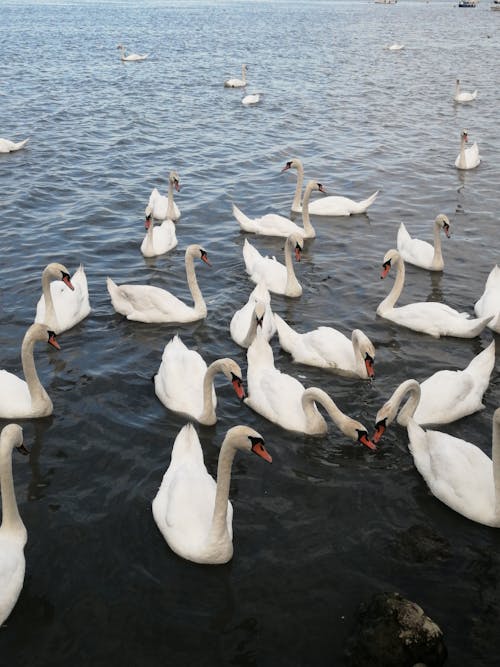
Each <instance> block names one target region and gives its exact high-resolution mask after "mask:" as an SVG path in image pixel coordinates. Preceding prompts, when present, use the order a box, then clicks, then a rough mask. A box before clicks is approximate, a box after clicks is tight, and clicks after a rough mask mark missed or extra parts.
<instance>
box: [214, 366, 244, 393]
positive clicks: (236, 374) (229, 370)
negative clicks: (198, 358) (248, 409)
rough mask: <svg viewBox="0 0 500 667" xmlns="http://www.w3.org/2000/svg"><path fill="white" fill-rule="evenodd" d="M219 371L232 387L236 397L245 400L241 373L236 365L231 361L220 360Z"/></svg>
mask: <svg viewBox="0 0 500 667" xmlns="http://www.w3.org/2000/svg"><path fill="white" fill-rule="evenodd" d="M219 364H220V370H221V372H222V374H223V375H224V376H225V377H226V378H227V379H228V380H229V382H230V383H231V384H232V385H233V389H234V391H235V392H236V396H237V397H238V398H239V399H240V401H242V400H243V399H244V398H245V388H244V386H243V373H242V372H241V368H240V367H239V366H238V364H237V363H236V362H235V361H233V360H232V359H220V360H219Z"/></svg>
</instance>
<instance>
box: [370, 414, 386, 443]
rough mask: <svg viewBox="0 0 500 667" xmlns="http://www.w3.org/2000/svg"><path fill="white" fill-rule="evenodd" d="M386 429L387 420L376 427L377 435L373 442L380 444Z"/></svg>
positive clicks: (375, 434)
mask: <svg viewBox="0 0 500 667" xmlns="http://www.w3.org/2000/svg"><path fill="white" fill-rule="evenodd" d="M386 429H387V426H386V424H385V419H382V421H380V422H379V423H378V424H376V425H375V433H374V434H373V435H372V441H373V442H375V443H378V442H380V438H381V437H382V436H383V435H384V433H385V431H386Z"/></svg>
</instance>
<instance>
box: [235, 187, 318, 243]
mask: <svg viewBox="0 0 500 667" xmlns="http://www.w3.org/2000/svg"><path fill="white" fill-rule="evenodd" d="M313 190H317V191H319V192H323V193H324V192H325V190H324V188H323V186H322V185H321V183H317V182H316V181H309V183H308V184H307V186H306V190H305V192H304V205H303V209H302V225H303V226H302V227H299V225H297V224H295V222H292V221H291V220H290V219H289V218H285V217H284V216H283V215H277V214H276V213H268V214H267V215H263V216H262V217H261V218H248V217H247V216H246V215H245V214H244V213H243V212H242V211H240V209H239V208H238V207H237V206H235V205H234V204H233V215H234V217H235V218H236V220H237V221H238V223H239V225H240V227H241V229H242V230H243V231H244V232H250V233H252V234H260V235H262V236H283V237H285V238H286V237H287V236H290V234H300V235H301V236H302V237H303V238H304V239H313V238H315V237H316V232H315V230H314V227H313V226H312V224H311V220H310V218H309V198H310V196H311V192H312V191H313Z"/></svg>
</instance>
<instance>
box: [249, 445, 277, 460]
mask: <svg viewBox="0 0 500 667" xmlns="http://www.w3.org/2000/svg"><path fill="white" fill-rule="evenodd" d="M252 452H253V453H254V454H257V456H260V457H262V458H263V459H264V461H267V462H268V463H272V462H273V457H272V456H271V454H269V452H268V451H267V449H266V448H265V447H264V445H262V444H261V443H260V442H258V443H257V444H256V445H254V446H253V447H252Z"/></svg>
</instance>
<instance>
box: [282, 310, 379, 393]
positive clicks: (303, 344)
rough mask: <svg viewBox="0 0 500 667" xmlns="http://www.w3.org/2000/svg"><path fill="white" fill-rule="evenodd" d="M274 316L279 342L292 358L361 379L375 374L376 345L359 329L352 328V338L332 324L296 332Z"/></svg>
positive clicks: (366, 378)
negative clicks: (331, 325) (305, 331)
mask: <svg viewBox="0 0 500 667" xmlns="http://www.w3.org/2000/svg"><path fill="white" fill-rule="evenodd" d="M274 319H275V322H276V328H277V329H278V336H279V341H280V345H281V347H282V348H283V349H284V350H285V351H286V352H289V353H290V354H291V355H292V357H293V360H294V361H296V362H298V363H301V364H307V365H308V366H318V367H319V368H328V369H329V370H332V371H335V372H336V373H339V374H340V375H346V376H349V377H358V378H362V379H363V380H368V379H370V378H373V377H374V375H375V373H374V368H373V361H374V358H375V348H374V346H373V344H372V342H371V341H370V339H369V338H368V336H366V335H365V334H364V333H363V332H362V331H361V330H360V329H354V331H353V332H352V336H351V339H349V338H347V336H344V334H343V333H341V332H340V331H337V329H333V328H332V327H318V328H317V329H314V330H313V331H308V332H307V333H303V334H299V333H297V332H296V331H294V330H293V329H292V327H290V326H289V325H288V324H287V323H286V322H285V320H283V319H282V318H281V317H280V316H279V315H277V314H275V315H274Z"/></svg>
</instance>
